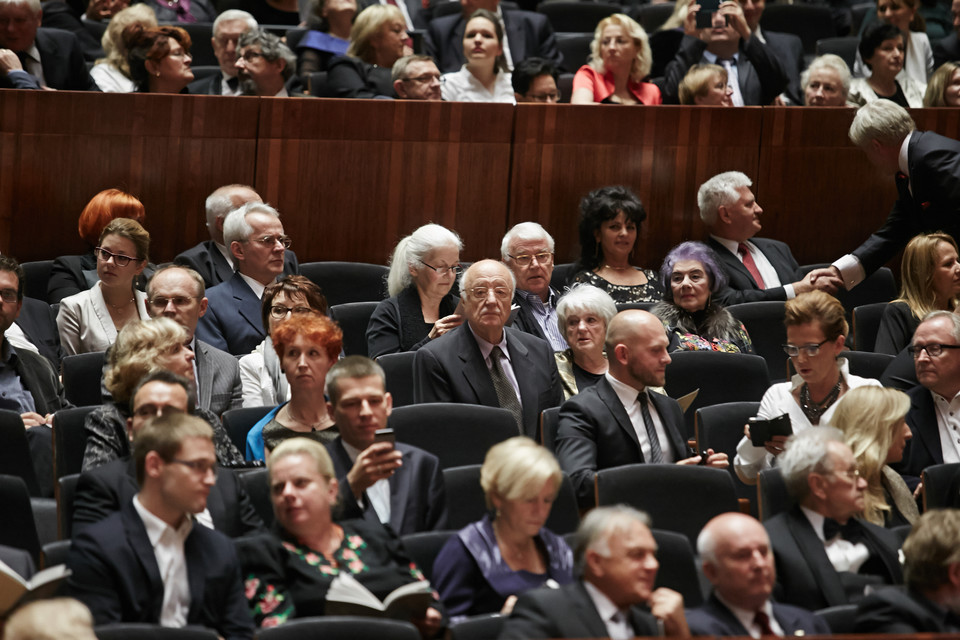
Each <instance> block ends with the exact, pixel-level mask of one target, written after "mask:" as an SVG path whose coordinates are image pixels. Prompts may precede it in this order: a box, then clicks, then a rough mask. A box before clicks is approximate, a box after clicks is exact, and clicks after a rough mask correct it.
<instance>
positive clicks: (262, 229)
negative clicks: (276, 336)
mask: <svg viewBox="0 0 960 640" xmlns="http://www.w3.org/2000/svg"><path fill="white" fill-rule="evenodd" d="M223 239H224V242H225V243H226V244H227V246H229V247H230V252H231V253H232V254H233V259H234V264H235V266H236V272H235V273H234V274H233V277H232V278H230V280H227V281H226V282H224V283H223V284H219V285H217V286H215V287H213V288H211V289H209V290H208V291H207V300H208V301H209V304H208V305H207V313H206V314H205V315H204V316H203V317H202V318H200V322H199V324H198V325H197V334H196V335H197V337H198V338H199V339H200V340H203V341H204V342H206V343H208V344H211V345H213V346H214V347H216V348H217V349H220V350H221V351H226V352H227V353H231V354H233V355H235V356H242V355H246V354H248V353H250V352H251V351H253V349H254V348H255V347H256V346H257V345H258V344H260V343H261V342H263V339H264V338H265V337H266V335H267V333H266V328H265V327H264V326H263V320H262V317H261V315H260V298H262V297H263V290H264V289H265V288H266V287H267V285H269V284H270V283H271V282H275V281H276V279H277V277H278V276H280V274H282V273H283V269H284V259H285V257H284V256H285V253H286V250H287V248H288V247H289V246H290V242H291V240H290V236H288V235H286V234H284V232H283V224H282V223H281V222H280V214H279V213H278V212H277V210H276V209H274V208H273V207H271V206H270V205H266V204H263V203H262V202H250V203H247V204H245V205H243V207H241V208H240V209H237V210H236V211H234V212H232V213H231V214H230V215H228V216H227V219H226V221H224V223H223Z"/></svg>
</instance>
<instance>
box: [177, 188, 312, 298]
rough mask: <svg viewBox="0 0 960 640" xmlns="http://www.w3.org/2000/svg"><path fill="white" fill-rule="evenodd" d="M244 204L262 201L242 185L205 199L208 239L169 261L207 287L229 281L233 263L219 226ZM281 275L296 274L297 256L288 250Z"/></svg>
mask: <svg viewBox="0 0 960 640" xmlns="http://www.w3.org/2000/svg"><path fill="white" fill-rule="evenodd" d="M248 202H263V200H262V199H261V198H260V194H258V193H257V192H256V191H254V190H253V188H251V187H248V186H246V185H242V184H228V185H226V186H223V187H220V188H219V189H217V190H216V191H214V192H213V193H211V194H210V195H209V196H207V201H206V203H205V207H206V213H207V231H208V232H209V233H210V239H209V240H204V241H203V242H201V243H200V244H198V245H196V246H195V247H192V248H190V249H187V250H186V251H184V252H183V253H181V254H180V255H178V256H177V257H176V258H174V260H173V261H174V262H175V263H176V264H179V265H183V266H184V267H190V268H191V269H193V270H194V271H196V272H197V273H199V274H200V276H201V277H202V278H203V283H204V284H205V285H206V286H207V287H213V286H216V285H218V284H220V283H222V282H227V281H228V280H230V279H231V278H232V277H233V272H234V269H235V264H236V262H235V261H234V258H233V254H232V253H231V252H230V248H229V247H228V246H227V244H226V243H225V242H224V240H223V223H224V221H225V220H226V219H227V216H228V215H229V214H230V212H231V211H235V210H236V209H239V208H240V207H242V206H243V205H245V204H247V203H248ZM283 272H284V273H285V274H286V275H296V274H297V273H300V265H299V264H298V263H297V254H295V253H294V252H293V251H290V250H289V249H288V250H287V251H286V253H285V254H284V263H283Z"/></svg>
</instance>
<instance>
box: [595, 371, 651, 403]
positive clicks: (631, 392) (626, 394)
mask: <svg viewBox="0 0 960 640" xmlns="http://www.w3.org/2000/svg"><path fill="white" fill-rule="evenodd" d="M603 375H604V377H605V378H606V379H607V382H609V383H610V386H611V387H613V392H614V393H616V394H617V397H618V398H620V402H621V403H622V404H623V406H624V407H625V408H626V407H630V406H633V405H634V404H635V403H636V402H637V396H638V395H639V394H641V393H643V391H638V390H637V389H635V388H633V387H631V386H630V385H628V384H627V383H626V382H621V381H620V380H617V379H616V378H614V377H613V376H612V375H610V371H609V370H607V372H606V373H605V374H603ZM644 391H646V389H644Z"/></svg>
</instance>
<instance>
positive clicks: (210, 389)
mask: <svg viewBox="0 0 960 640" xmlns="http://www.w3.org/2000/svg"><path fill="white" fill-rule="evenodd" d="M204 294H205V287H204V286H203V278H201V277H200V274H199V273H197V272H196V271H194V270H193V269H190V268H189V267H180V266H177V265H166V266H163V267H160V268H159V269H157V271H156V272H155V273H154V274H153V277H151V278H150V281H149V282H147V312H148V313H149V314H150V316H151V317H153V318H156V317H158V316H163V317H165V318H170V319H171V320H173V321H174V322H176V323H177V324H179V325H180V326H181V327H183V328H184V329H186V330H187V339H188V341H189V342H188V346H189V347H190V350H191V351H193V355H194V359H193V368H194V372H193V373H194V376H193V377H194V380H196V385H197V397H198V400H199V404H200V406H201V407H203V408H204V409H207V410H208V411H210V412H211V413H213V414H214V415H216V416H217V417H220V416H221V415H223V412H224V411H227V410H228V409H238V408H240V406H241V405H242V403H243V387H242V386H241V384H240V367H239V366H238V365H237V359H236V358H234V357H233V356H232V355H230V354H229V353H226V352H224V351H221V350H219V349H217V348H215V347H213V346H211V345H209V344H207V343H206V342H203V341H202V340H197V337H196V335H195V333H196V331H197V323H198V322H200V318H202V317H203V316H204V315H205V314H206V313H207V298H206V296H205V295H204Z"/></svg>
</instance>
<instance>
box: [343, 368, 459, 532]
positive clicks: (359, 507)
mask: <svg viewBox="0 0 960 640" xmlns="http://www.w3.org/2000/svg"><path fill="white" fill-rule="evenodd" d="M326 392H327V397H328V398H330V400H329V402H327V408H328V410H329V411H330V416H331V417H332V418H333V420H334V422H336V424H337V430H338V431H339V432H340V435H339V436H337V439H336V440H334V441H333V442H331V443H329V444H328V445H327V450H328V451H329V452H330V458H331V459H332V460H333V466H334V469H335V470H336V474H337V480H339V482H340V500H339V504H340V505H341V507H342V508H343V509H344V514H343V517H363V518H366V519H368V520H372V521H373V522H381V523H383V524H385V525H390V528H391V529H393V531H394V532H395V533H396V534H397V535H406V534H408V533H417V532H420V531H436V530H439V529H444V528H445V527H446V524H447V501H446V490H445V489H444V485H443V474H442V473H441V472H440V461H439V460H437V457H436V456H435V455H433V454H430V453H427V452H426V451H424V450H423V449H420V448H418V447H414V446H411V445H408V444H403V443H400V442H387V441H380V442H378V441H377V440H376V437H375V436H376V432H377V430H378V429H385V428H387V419H388V418H389V417H390V412H391V411H392V409H393V399H392V398H391V396H390V394H389V393H387V391H386V376H385V375H384V373H383V369H382V368H381V367H380V365H378V364H377V363H376V362H374V361H373V360H370V359H369V358H365V357H363V356H347V357H346V358H344V359H343V360H340V361H339V362H337V363H336V364H335V365H333V367H331V369H330V371H329V372H328V373H327V381H326Z"/></svg>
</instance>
